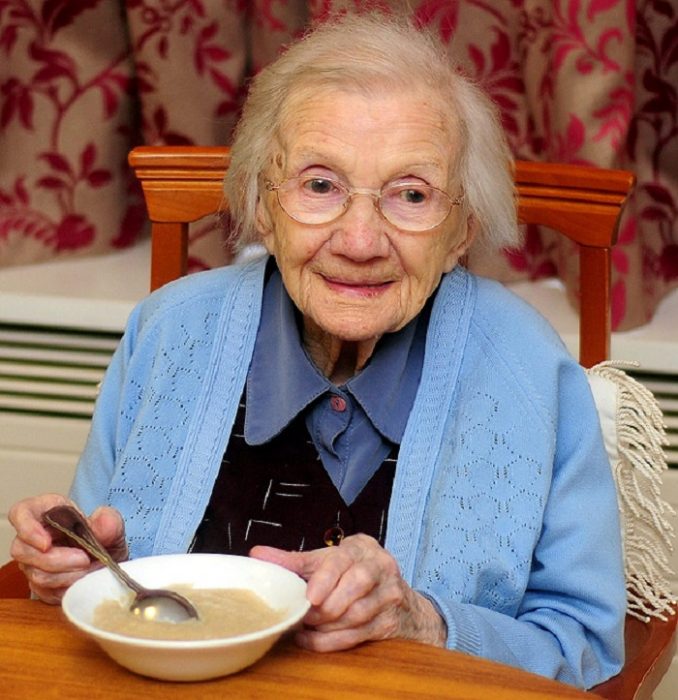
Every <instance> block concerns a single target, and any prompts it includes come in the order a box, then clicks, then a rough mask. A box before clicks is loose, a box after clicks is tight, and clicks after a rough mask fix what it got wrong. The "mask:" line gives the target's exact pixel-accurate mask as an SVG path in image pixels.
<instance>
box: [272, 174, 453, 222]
mask: <svg viewBox="0 0 678 700" xmlns="http://www.w3.org/2000/svg"><path fill="white" fill-rule="evenodd" d="M304 179H308V180H314V179H318V180H326V181H327V182H331V183H332V184H333V185H336V186H337V187H338V188H339V189H340V190H343V191H344V192H345V193H346V198H345V199H344V201H343V203H342V209H341V212H340V213H339V214H337V215H336V216H335V217H334V218H332V219H329V220H328V221H322V222H317V223H310V222H307V221H301V220H300V219H297V218H296V217H295V216H292V214H290V213H289V212H288V211H287V209H285V207H284V206H283V203H282V202H281V201H280V188H281V187H282V186H283V185H285V184H287V183H288V182H290V181H291V180H304ZM408 185H412V186H414V187H422V185H423V186H424V187H426V188H427V189H429V190H433V191H435V192H438V193H439V194H442V195H444V196H445V198H446V199H447V200H448V202H449V208H448V210H447V212H446V214H445V216H443V218H442V219H441V220H440V221H439V222H438V223H437V224H433V226H428V227H427V228H421V229H407V228H403V227H402V226H398V224H395V223H393V222H392V221H391V220H390V219H389V218H388V217H387V216H386V214H384V212H383V210H382V208H381V198H382V196H383V194H384V190H387V189H389V188H390V187H404V188H407V186H408ZM264 187H266V190H267V191H268V192H275V194H276V199H277V201H278V204H279V205H280V208H281V209H282V210H283V211H284V212H285V214H286V215H287V216H289V217H290V219H292V220H293V221H296V222H297V223H299V224H303V225H304V226H325V225H326V224H331V223H333V222H334V221H336V220H337V219H340V218H341V217H342V216H343V215H344V214H345V213H346V212H347V211H348V210H349V207H350V206H351V201H352V200H353V197H355V196H356V195H366V196H368V197H371V198H372V203H373V205H374V208H375V209H376V210H377V212H378V213H379V216H381V218H382V219H384V221H386V222H388V223H389V224H390V225H391V226H395V227H396V228H397V229H400V230H401V231H406V232H408V233H424V232H426V231H431V230H432V229H434V228H436V227H437V226H440V224H442V223H443V221H445V219H447V217H448V216H449V215H450V212H451V211H452V209H453V208H454V207H458V206H461V204H462V203H463V202H464V199H465V197H466V194H465V192H464V190H463V188H462V191H461V193H460V194H459V195H457V196H456V197H454V198H453V197H452V196H450V195H449V194H448V193H447V192H445V190H441V189H440V188H438V187H434V186H433V185H429V184H428V183H420V182H417V183H415V182H411V183H410V182H403V183H401V184H399V185H384V186H383V187H381V189H379V190H375V189H371V188H369V187H349V186H348V185H345V184H344V183H343V182H340V181H339V180H335V179H334V178H331V177H323V176H317V177H313V176H308V177H306V176H304V175H293V176H291V177H288V178H285V179H284V180H282V181H281V182H279V183H277V184H276V183H274V182H273V181H272V180H269V179H266V180H264Z"/></svg>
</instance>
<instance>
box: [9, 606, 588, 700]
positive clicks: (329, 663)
mask: <svg viewBox="0 0 678 700" xmlns="http://www.w3.org/2000/svg"><path fill="white" fill-rule="evenodd" d="M0 694H1V695H2V697H5V698H12V699H13V700H14V699H22V698H40V699H41V700H42V699H43V698H59V699H61V698H69V699H71V698H76V699H77V698H83V699H84V698H87V700H92V699H95V698H164V699H171V698H196V697H199V698H200V699H201V700H203V699H208V700H209V698H220V699H222V700H223V698H224V697H231V698H281V699H283V700H284V699H285V698H295V700H299V699H304V698H330V697H331V698H342V700H343V699H344V698H380V699H383V698H387V697H397V698H427V697H430V698H434V697H435V698H456V699H461V698H463V700H476V699H477V700H488V699H489V698H491V699H492V700H514V699H515V700H517V699H518V698H520V699H521V700H535V699H537V698H545V699H547V698H550V699H553V698H591V697H593V696H591V695H588V694H586V693H584V692H582V691H579V690H576V689H574V688H571V687H570V686H567V685H563V684H561V683H556V682H554V681H550V680H548V679H545V678H541V677H540V676H535V675H533V674H530V673H525V672H523V671H519V670H517V669H514V668H510V667H508V666H503V665H501V664H496V663H493V662H490V661H487V660H484V659H478V658H475V657H471V656H468V655H465V654H461V653H458V652H451V651H446V650H444V649H437V648H433V647H430V646H427V645H424V644H418V643H416V642H408V641H404V640H389V641H384V642H374V643H371V644H364V645H362V646H360V647H358V648H356V649H352V650H350V651H344V652H335V653H329V654H318V653H314V652H309V651H304V650H302V649H299V648H298V647H296V646H295V645H294V643H293V642H292V641H291V640H290V639H283V640H281V641H280V642H279V643H278V644H277V645H276V646H275V647H274V648H273V649H272V650H271V651H270V652H269V653H268V654H267V655H266V656H264V658H263V659H261V660H260V661H259V662H258V663H256V664H255V665H254V666H251V667H250V668H248V669H245V670H244V671H241V672H240V673H238V674H235V675H232V676H226V677H224V678H220V679H216V680H212V681H203V682H199V683H167V682H163V681H158V680H152V679H148V678H144V677H142V676H137V675H135V674H133V673H131V672H129V671H127V670H125V669H123V668H122V667H120V666H118V665H117V664H116V663H115V662H114V661H112V660H111V659H109V658H108V656H106V654H105V653H104V652H103V651H101V649H99V647H98V646H97V644H96V643H95V642H94V641H92V640H90V639H88V638H87V637H86V636H85V635H84V634H82V633H81V632H80V631H79V630H76V629H75V628H74V627H72V626H71V625H70V623H68V621H67V620H66V619H65V617H64V615H63V613H62V612H61V609H60V608H58V607H53V606H48V605H44V604H43V603H40V602H38V601H34V600H0Z"/></svg>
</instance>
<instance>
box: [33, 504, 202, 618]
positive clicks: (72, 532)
mask: <svg viewBox="0 0 678 700" xmlns="http://www.w3.org/2000/svg"><path fill="white" fill-rule="evenodd" d="M42 519H43V522H44V523H45V525H47V526H49V527H52V528H54V529H55V530H57V531H58V532H60V533H62V534H63V535H66V537H68V538H69V539H70V540H71V541H73V542H75V543H76V545H77V546H79V547H80V548H81V549H84V550H85V551H86V552H87V553H88V554H89V555H90V556H92V557H94V558H95V559H97V560H98V561H100V562H101V563H102V564H104V566H107V567H108V568H109V569H110V570H111V571H112V572H113V574H115V576H117V577H118V579H120V581H122V583H124V584H125V585H126V586H127V587H128V588H130V589H131V590H132V591H133V592H134V599H133V600H132V604H131V605H130V610H131V612H132V613H133V614H134V615H137V616H139V617H141V618H143V619H144V620H147V621H149V622H174V623H179V622H185V621H187V620H191V619H197V618H198V611H197V610H196V609H195V607H194V605H193V604H192V603H191V602H190V601H189V600H188V599H187V598H185V597H184V596H182V595H180V594H179V593H176V592H175V591H170V590H167V589H164V588H146V587H145V586H142V585H141V584H140V583H139V582H138V581H136V580H135V579H133V578H132V577H131V576H130V575H129V574H128V573H127V572H126V571H125V570H124V569H123V568H122V567H121V566H120V565H119V564H118V562H117V561H115V559H113V557H112V556H111V555H110V554H109V552H108V551H107V550H106V548H105V547H104V546H103V545H102V544H101V542H99V540H98V539H97V537H96V535H95V534H94V533H93V532H92V529H91V528H90V526H89V524H88V523H87V520H86V519H85V517H84V516H83V515H82V514H81V513H80V512H79V511H78V510H76V509H75V508H73V507H72V506H67V505H63V506H55V507H54V508H50V509H49V510H48V511H46V512H45V513H43V516H42Z"/></svg>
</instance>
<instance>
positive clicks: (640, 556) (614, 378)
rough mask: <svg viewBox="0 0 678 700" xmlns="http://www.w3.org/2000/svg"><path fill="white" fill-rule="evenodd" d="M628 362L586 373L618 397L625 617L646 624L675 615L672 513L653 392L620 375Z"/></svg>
mask: <svg viewBox="0 0 678 700" xmlns="http://www.w3.org/2000/svg"><path fill="white" fill-rule="evenodd" d="M637 366H638V364H637V363H631V362H614V361H613V362H601V363H600V364H598V365H595V366H594V367H591V368H590V369H589V370H587V373H588V374H590V375H597V376H599V377H602V378H603V379H606V380H608V381H610V382H612V383H613V384H614V385H615V387H616V392H617V407H616V408H617V410H616V416H617V421H616V423H617V424H616V430H617V454H616V455H611V462H612V469H613V474H614V478H615V481H616V483H617V493H618V499H619V509H620V515H621V520H622V531H623V540H624V559H625V575H626V590H627V599H628V610H627V612H628V614H629V615H632V616H633V617H636V618H638V619H639V620H643V621H644V622H647V621H649V619H650V618H651V617H656V618H659V619H660V620H666V619H667V615H673V614H674V613H675V609H674V607H673V606H674V605H675V603H676V598H675V596H674V595H673V593H672V592H671V587H670V583H669V578H670V577H671V575H672V571H671V567H670V565H669V558H668V556H669V553H670V552H671V551H673V540H674V537H675V532H674V527H673V524H672V523H671V520H670V519H671V518H672V517H673V516H675V511H674V509H673V508H672V507H671V506H670V505H669V503H667V501H666V500H665V499H664V498H663V497H662V492H661V487H662V472H664V471H665V470H666V469H668V466H667V464H666V456H665V454H664V449H663V446H664V445H666V444H668V440H667V437H666V426H665V425H664V417H663V415H662V411H661V409H660V407H659V405H658V404H657V401H656V399H655V397H654V396H653V394H652V392H651V391H649V390H648V389H647V388H646V387H645V386H643V385H642V384H641V383H640V382H638V381H637V380H635V379H634V378H633V377H631V376H629V375H628V374H627V373H626V372H625V371H624V369H627V368H629V367H637Z"/></svg>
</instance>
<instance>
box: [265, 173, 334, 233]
mask: <svg viewBox="0 0 678 700" xmlns="http://www.w3.org/2000/svg"><path fill="white" fill-rule="evenodd" d="M277 190H278V201H279V202H280V206H281V207H282V208H283V209H284V210H285V211H286V212H287V214H289V216H291V217H292V218H293V219H295V220H296V221H299V222H300V223H302V224H325V223H328V222H330V221H332V220H334V219H336V218H337V217H338V216H340V215H341V213H342V212H343V211H344V206H345V204H346V201H347V199H348V192H347V191H346V188H345V187H344V186H343V185H341V183H339V182H336V181H334V180H330V179H329V178H326V177H292V178H290V179H289V180H286V181H285V182H283V183H282V184H281V185H280V186H279V187H278V188H277Z"/></svg>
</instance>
